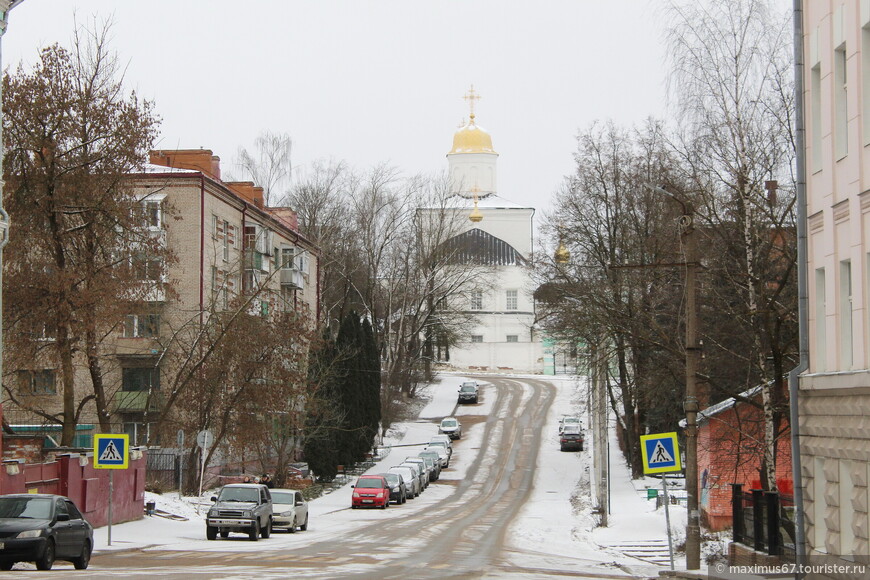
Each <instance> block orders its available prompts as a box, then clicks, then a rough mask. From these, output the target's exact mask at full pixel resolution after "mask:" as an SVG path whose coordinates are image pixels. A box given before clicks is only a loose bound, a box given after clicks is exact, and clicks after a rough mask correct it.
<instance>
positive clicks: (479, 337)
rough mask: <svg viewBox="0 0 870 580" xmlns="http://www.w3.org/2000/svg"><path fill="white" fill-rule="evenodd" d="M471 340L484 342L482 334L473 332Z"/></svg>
mask: <svg viewBox="0 0 870 580" xmlns="http://www.w3.org/2000/svg"><path fill="white" fill-rule="evenodd" d="M471 342H483V335H482V334H472V335H471Z"/></svg>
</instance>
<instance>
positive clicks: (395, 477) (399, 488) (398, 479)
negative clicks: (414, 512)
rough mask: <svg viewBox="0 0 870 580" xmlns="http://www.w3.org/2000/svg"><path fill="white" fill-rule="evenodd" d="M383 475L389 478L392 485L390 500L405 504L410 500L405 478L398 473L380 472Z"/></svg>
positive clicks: (388, 480)
mask: <svg viewBox="0 0 870 580" xmlns="http://www.w3.org/2000/svg"><path fill="white" fill-rule="evenodd" d="M378 475H380V476H381V477H383V478H384V479H386V480H387V484H388V485H389V486H390V501H394V502H396V504H403V503H405V502H406V501H408V490H407V488H406V487H405V478H404V477H402V476H401V475H399V474H398V473H379V474H378Z"/></svg>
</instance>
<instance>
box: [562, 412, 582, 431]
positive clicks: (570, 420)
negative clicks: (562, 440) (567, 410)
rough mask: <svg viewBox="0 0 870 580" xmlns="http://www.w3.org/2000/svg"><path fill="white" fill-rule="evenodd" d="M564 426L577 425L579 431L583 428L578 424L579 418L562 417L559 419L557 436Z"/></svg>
mask: <svg viewBox="0 0 870 580" xmlns="http://www.w3.org/2000/svg"><path fill="white" fill-rule="evenodd" d="M566 425H577V426H578V427H580V428H581V429H582V428H583V424H582V423H581V422H580V417H574V416H571V415H564V416H563V417H562V418H561V419H559V435H561V434H562V429H564V428H565V426H566Z"/></svg>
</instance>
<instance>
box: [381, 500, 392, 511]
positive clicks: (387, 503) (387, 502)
mask: <svg viewBox="0 0 870 580" xmlns="http://www.w3.org/2000/svg"><path fill="white" fill-rule="evenodd" d="M388 507H390V500H387V501H385V502H384V505H382V506H381V509H382V510H385V509H387V508H388Z"/></svg>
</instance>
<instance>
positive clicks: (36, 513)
mask: <svg viewBox="0 0 870 580" xmlns="http://www.w3.org/2000/svg"><path fill="white" fill-rule="evenodd" d="M52 502H53V500H51V499H50V498H45V497H33V498H30V497H2V498H0V518H29V519H36V520H49V519H51V504H52Z"/></svg>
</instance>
